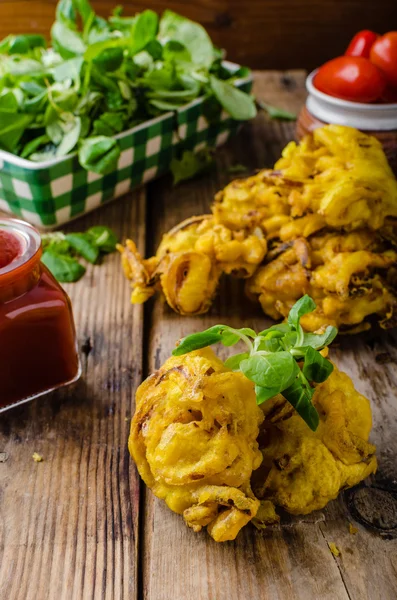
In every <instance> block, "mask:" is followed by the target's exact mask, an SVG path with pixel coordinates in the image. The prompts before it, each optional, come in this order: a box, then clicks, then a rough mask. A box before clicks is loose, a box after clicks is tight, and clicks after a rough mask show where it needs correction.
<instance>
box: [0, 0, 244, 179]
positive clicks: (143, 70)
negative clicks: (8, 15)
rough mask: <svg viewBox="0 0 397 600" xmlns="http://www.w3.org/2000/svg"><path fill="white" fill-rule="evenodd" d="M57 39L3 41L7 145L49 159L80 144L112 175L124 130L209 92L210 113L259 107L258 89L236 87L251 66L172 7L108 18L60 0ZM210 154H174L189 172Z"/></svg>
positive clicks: (0, 57)
mask: <svg viewBox="0 0 397 600" xmlns="http://www.w3.org/2000/svg"><path fill="white" fill-rule="evenodd" d="M51 41H52V47H50V48H47V45H46V41H45V39H44V38H43V37H42V36H40V35H35V34H32V35H9V36H7V37H6V38H5V39H4V40H2V41H1V42H0V149H4V150H7V151H8V152H12V153H14V154H17V155H19V156H22V157H23V158H26V159H29V160H32V161H36V162H40V161H43V160H48V159H50V158H54V157H59V156H66V155H68V154H70V153H71V152H77V156H78V159H79V161H80V164H81V165H82V166H83V167H84V168H85V169H88V170H91V171H94V172H96V173H98V174H101V175H104V174H106V173H109V172H110V171H111V170H113V169H114V168H115V167H116V164H117V161H118V158H119V155H120V147H119V143H118V141H117V139H115V137H114V136H115V135H116V134H118V133H121V132H122V131H126V130H128V129H130V128H131V127H134V126H135V125H138V124H140V123H143V122H145V121H147V120H148V119H151V118H153V117H156V116H158V115H160V114H162V113H164V112H169V111H177V110H179V109H180V108H181V107H182V106H184V105H186V104H187V103H189V102H191V101H193V100H195V99H196V98H199V97H202V98H203V101H204V105H205V118H206V119H208V121H209V122H210V123H213V122H215V121H217V120H218V119H219V118H220V114H221V111H222V109H223V110H225V111H227V112H228V113H229V114H230V115H231V116H232V117H233V118H234V119H241V120H244V119H251V118H252V117H253V116H255V114H256V108H255V103H254V100H253V99H252V97H251V96H250V95H248V94H246V93H245V92H243V91H241V90H239V89H237V88H236V85H235V84H236V79H237V78H239V77H244V76H247V75H248V74H249V70H247V69H246V68H240V69H239V70H238V71H237V72H236V71H233V70H232V69H228V68H227V67H226V66H225V65H224V64H223V63H222V53H221V52H220V51H219V50H217V49H216V48H214V46H213V44H212V42H211V39H210V37H209V36H208V34H207V32H206V31H205V29H204V28H203V27H202V26H201V25H200V24H198V23H195V22H193V21H191V20H190V19H187V18H185V17H183V16H181V15H178V14H176V13H174V12H172V11H170V10H166V11H164V13H163V14H162V16H161V17H159V16H158V15H157V14H156V13H155V12H153V11H152V10H144V11H142V12H141V13H137V14H136V15H134V16H123V15H122V10H121V9H118V10H115V11H114V12H113V15H112V16H111V17H109V18H108V19H103V18H102V17H99V16H98V15H96V14H95V12H94V10H93V8H92V6H91V4H90V2H89V0H60V1H59V2H58V4H57V7H56V10H55V22H54V24H53V26H52V28H51ZM208 163H209V160H208V157H206V156H204V155H203V154H201V155H200V154H199V155H198V156H195V155H193V153H190V154H189V152H188V153H187V154H186V155H184V156H182V157H175V161H174V163H173V172H174V176H175V180H176V181H181V180H183V179H186V178H187V177H191V176H193V175H195V174H196V173H198V172H200V171H201V170H202V169H203V168H205V167H206V166H207V165H208Z"/></svg>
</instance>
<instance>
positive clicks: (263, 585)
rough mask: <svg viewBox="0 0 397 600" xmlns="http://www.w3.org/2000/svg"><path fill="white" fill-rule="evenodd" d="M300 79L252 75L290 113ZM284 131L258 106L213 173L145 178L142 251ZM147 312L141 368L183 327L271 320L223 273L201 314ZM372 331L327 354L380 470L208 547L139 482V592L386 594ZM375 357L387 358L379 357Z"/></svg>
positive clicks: (257, 324)
mask: <svg viewBox="0 0 397 600" xmlns="http://www.w3.org/2000/svg"><path fill="white" fill-rule="evenodd" d="M303 82H304V74H303V73H293V72H292V73H289V74H287V76H286V75H285V74H280V73H271V74H262V75H260V74H257V81H256V92H257V94H258V96H259V97H261V98H262V99H264V100H266V101H267V102H269V103H274V104H277V105H279V106H283V107H284V108H288V109H289V110H295V111H296V110H298V109H299V107H300V106H301V103H302V100H303V98H304V88H303ZM293 136H294V124H285V123H275V122H270V121H269V119H268V118H267V117H266V116H265V115H263V114H261V115H259V116H258V118H257V120H256V121H255V122H254V123H251V124H248V125H246V126H244V128H243V130H242V131H241V133H240V135H239V137H238V138H237V139H236V140H234V141H233V142H232V143H230V144H229V145H228V146H227V147H226V148H224V149H222V150H221V151H220V152H219V155H218V160H217V169H216V171H214V172H213V173H212V174H211V175H210V176H205V177H204V176H203V177H201V178H199V179H197V180H196V181H191V182H187V183H185V184H183V185H181V186H180V187H179V188H176V189H175V190H172V189H171V187H170V181H169V179H168V180H167V178H165V179H162V180H160V181H158V182H155V183H153V184H151V185H150V187H149V209H148V210H149V213H148V231H150V232H151V235H150V237H149V236H148V244H147V252H148V253H151V252H153V251H154V250H155V248H156V245H157V244H158V242H159V240H160V238H161V235H162V234H163V233H164V232H165V231H166V230H168V229H169V228H170V227H172V226H173V225H175V224H176V223H177V222H179V221H180V220H182V219H184V218H186V217H188V216H191V215H193V214H201V213H204V212H207V211H208V207H209V204H210V202H211V198H212V197H213V195H214V192H215V191H216V190H217V189H219V188H220V187H222V186H223V185H225V184H226V183H227V182H228V181H229V180H230V179H231V178H232V176H231V175H229V174H228V172H227V167H228V165H230V164H236V163H243V164H245V165H247V166H248V167H249V169H256V168H259V167H264V166H270V165H271V164H272V163H273V162H274V161H275V160H276V159H277V158H278V156H279V153H280V150H281V148H282V147H283V146H284V145H285V143H286V142H287V141H288V140H290V139H291V138H292V137H293ZM145 316H146V319H147V323H146V327H147V328H148V330H149V333H150V335H149V338H148V356H149V363H148V372H150V371H153V370H154V369H156V368H158V367H159V366H160V365H161V364H162V363H163V362H164V361H165V360H166V358H167V357H168V356H169V355H170V352H171V350H172V348H173V346H174V343H175V340H176V339H178V338H180V337H182V336H183V335H186V334H187V333H189V332H193V331H196V330H201V329H203V328H205V327H209V326H210V325H213V324H215V323H219V322H226V323H229V324H231V325H232V326H233V325H234V326H241V324H243V323H244V325H246V326H251V327H254V328H256V329H257V330H259V329H262V328H264V327H265V326H266V325H269V324H270V320H269V319H266V318H265V317H264V316H263V314H262V313H261V311H260V310H259V308H258V307H257V306H256V305H251V304H250V303H249V302H248V301H247V300H246V298H245V297H244V294H243V289H242V285H241V282H238V281H233V280H231V279H230V278H229V279H227V280H225V281H223V282H222V285H221V289H220V291H219V295H218V297H217V299H216V301H215V303H214V306H213V307H212V309H211V311H210V313H209V314H208V315H205V316H204V317H203V316H200V317H192V318H187V317H180V316H178V315H175V314H174V313H173V312H172V311H171V310H170V309H169V308H168V307H167V306H166V305H164V303H163V301H162V300H161V299H156V300H155V301H154V302H152V303H151V304H149V305H148V306H147V308H146V313H145ZM374 336H375V334H372V333H370V334H369V336H367V337H365V336H364V337H363V336H357V337H352V338H347V339H343V340H342V341H341V342H340V347H339V348H336V349H335V350H333V352H332V356H333V358H334V359H335V360H336V362H337V363H338V364H339V365H340V366H341V367H342V368H343V369H344V370H345V371H346V372H347V373H349V375H350V376H352V377H353V379H354V381H355V384H356V385H357V387H358V389H359V390H360V391H361V392H363V393H365V394H366V395H367V396H368V397H369V398H370V400H371V402H372V407H373V411H374V434H373V439H374V441H375V442H376V443H377V445H378V454H379V471H378V474H377V475H376V476H375V477H374V478H373V480H372V481H370V482H366V484H363V485H362V486H361V487H360V488H355V489H353V490H349V491H346V492H345V493H344V494H342V495H341V496H340V497H339V499H338V500H336V501H334V502H332V503H330V505H329V506H328V507H327V508H326V509H325V510H322V511H317V512H316V513H313V514H311V515H308V516H306V517H291V516H288V515H284V516H283V517H282V521H281V525H280V526H276V527H272V528H268V529H267V530H266V531H265V532H263V533H259V532H257V531H256V530H255V529H254V528H252V527H246V528H245V529H244V530H243V531H242V533H241V534H240V535H239V537H238V539H237V540H236V541H235V542H230V543H226V544H216V543H215V542H213V541H212V540H211V538H210V537H209V536H208V535H207V534H206V533H205V532H202V533H200V534H195V533H193V532H192V531H191V530H189V529H188V528H187V527H186V526H185V525H184V523H183V520H182V518H181V517H178V516H177V515H175V514H172V513H171V512H170V511H169V510H168V509H167V508H166V507H165V505H164V504H163V503H162V502H160V501H158V500H157V499H155V498H154V497H153V495H152V494H151V493H150V491H148V490H146V492H145V494H144V498H145V511H144V513H143V521H142V529H141V533H142V539H141V543H142V548H141V551H142V552H143V564H142V567H141V568H142V573H141V579H142V582H143V598H144V600H169V599H170V598H173V599H176V600H185V599H187V598H197V599H198V600H241V599H242V598H244V599H245V598H247V599H248V598H249V599H250V600H318V599H319V598H321V599H322V600H323V599H324V600H394V599H395V598H396V595H397V540H396V534H397V495H396V491H397V489H396V487H397V484H396V481H397V464H396V459H395V456H396V453H397V436H396V434H397V425H396V423H397V420H396V419H397V397H396V389H397V379H396V368H395V366H396V352H395V349H393V348H392V344H391V341H390V340H389V337H388V336H387V335H385V334H383V335H378V334H377V337H374ZM364 339H365V340H367V342H368V343H364V341H363V340H364ZM371 340H376V342H371ZM342 349H343V351H342ZM225 352H226V350H225V349H224V353H225ZM220 354H222V352H220ZM379 355H381V356H382V355H383V357H384V358H385V357H386V356H387V360H391V361H392V362H390V363H389V364H386V365H382V364H380V362H378V363H377V362H376V357H377V356H379ZM382 360H383V359H382ZM350 522H351V523H353V524H354V525H355V526H356V527H357V528H358V532H357V534H356V535H352V534H351V533H349V523H350ZM331 542H333V543H335V544H336V545H337V546H338V548H339V549H340V550H341V555H340V557H338V558H336V557H334V556H333V555H332V554H331V552H330V550H329V546H328V544H329V543H331Z"/></svg>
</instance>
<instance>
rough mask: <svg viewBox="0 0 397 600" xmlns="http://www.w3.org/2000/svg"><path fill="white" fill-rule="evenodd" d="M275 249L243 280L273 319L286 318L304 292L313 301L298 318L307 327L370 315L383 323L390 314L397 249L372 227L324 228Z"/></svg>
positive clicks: (356, 321)
mask: <svg viewBox="0 0 397 600" xmlns="http://www.w3.org/2000/svg"><path fill="white" fill-rule="evenodd" d="M280 251H281V252H280V254H277V249H275V250H274V251H272V252H270V253H269V255H268V259H272V258H273V257H274V258H273V259H272V260H270V261H269V262H268V263H267V264H266V265H264V266H262V267H260V268H259V269H258V270H257V272H256V273H255V275H254V276H253V277H252V278H250V279H249V280H248V282H247V284H246V290H247V294H248V295H249V296H250V297H251V298H254V299H256V298H257V299H258V300H259V302H260V303H261V306H262V308H263V310H264V312H265V313H267V314H268V315H269V316H271V317H272V318H274V319H280V318H282V317H286V316H287V315H288V313H289V310H290V309H291V307H292V305H293V304H294V303H295V302H296V300H298V299H299V298H300V297H301V296H303V295H304V294H309V295H310V296H311V297H312V298H313V299H314V301H315V302H316V304H317V308H316V310H315V311H314V312H313V313H310V314H308V315H305V316H304V317H303V318H302V321H301V322H302V325H303V327H305V329H307V330H309V331H316V330H317V329H319V328H321V327H324V326H326V325H335V326H336V327H339V328H341V327H342V328H345V329H346V328H352V327H357V326H359V325H360V324H362V322H363V320H364V319H365V318H366V317H367V316H368V315H371V314H377V315H378V316H379V317H380V318H381V319H383V321H382V323H383V325H384V326H387V321H388V320H389V319H392V316H393V311H395V308H396V299H395V296H394V294H393V292H392V289H391V285H390V282H389V281H388V275H389V269H390V268H391V267H393V265H396V263H397V252H395V251H394V250H389V249H386V248H385V246H384V245H383V242H382V240H381V239H380V237H379V236H378V235H377V234H376V233H375V232H373V231H371V230H369V229H364V230H358V231H355V232H352V233H350V234H346V233H345V234H341V233H323V234H322V235H320V234H318V235H316V236H312V237H311V238H310V239H308V240H307V239H304V238H298V239H297V240H295V241H294V242H293V243H292V244H289V245H287V247H286V249H285V246H283V245H280ZM361 326H362V325H361ZM364 327H365V324H364Z"/></svg>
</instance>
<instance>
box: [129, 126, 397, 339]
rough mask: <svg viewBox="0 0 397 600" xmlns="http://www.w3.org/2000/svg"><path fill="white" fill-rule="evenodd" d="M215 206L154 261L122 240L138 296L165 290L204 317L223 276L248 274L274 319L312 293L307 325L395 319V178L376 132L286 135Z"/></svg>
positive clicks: (386, 323) (252, 292)
mask: <svg viewBox="0 0 397 600" xmlns="http://www.w3.org/2000/svg"><path fill="white" fill-rule="evenodd" d="M212 213H213V214H211V215H202V216H199V217H192V218H191V219H187V220H186V221H184V222H182V223H180V224H179V225H177V226H176V227H174V228H173V229H172V230H171V231H169V232H168V233H167V234H165V236H164V237H163V240H162V242H161V244H160V246H159V248H158V250H157V253H156V256H154V257H152V258H149V259H146V260H145V259H142V258H141V257H140V256H139V253H138V252H137V249H136V247H135V244H134V243H133V242H132V241H131V240H127V242H126V245H125V247H124V248H123V247H121V246H119V250H120V251H121V253H122V263H123V268H124V271H125V274H126V276H127V277H128V279H130V281H131V285H132V288H133V292H132V296H131V301H132V302H133V303H140V302H145V301H146V300H147V299H148V298H150V297H151V296H152V295H153V294H154V293H155V291H156V290H161V291H162V292H163V293H164V296H165V298H166V301H167V303H168V304H169V306H170V307H171V308H172V309H173V310H174V311H176V312H178V313H179V314H182V315H189V314H201V313H204V312H206V311H208V309H209V308H210V305H211V302H212V300H213V297H214V295H215V293H216V289H217V286H218V283H219V279H220V277H221V275H222V273H226V274H233V275H236V276H237V277H240V278H246V279H247V280H248V281H247V285H246V291H247V294H248V296H249V297H250V298H251V299H252V300H254V301H259V302H260V304H261V306H262V308H263V310H264V312H265V313H266V314H268V315H269V316H271V317H272V318H274V319H280V318H283V317H286V315H287V314H288V312H289V310H290V308H291V306H292V305H293V304H294V302H295V301H296V300H297V299H298V298H300V297H301V296H302V295H303V294H305V293H307V294H310V295H311V296H312V297H313V298H314V300H315V301H316V302H317V304H318V308H317V310H316V312H315V313H311V314H310V315H308V316H305V317H304V319H303V320H302V324H303V325H304V326H305V327H307V328H308V329H310V330H312V331H314V330H316V329H318V328H320V327H324V326H326V325H336V326H338V327H341V328H342V330H346V331H349V332H350V333H353V332H357V331H361V330H363V329H368V328H369V327H370V324H369V322H368V321H367V320H366V319H367V317H369V316H370V315H377V316H378V317H379V319H380V320H381V326H382V327H391V326H394V325H395V324H396V322H397V317H396V313H397V311H396V306H397V299H396V292H395V290H396V288H397V260H396V257H397V254H396V251H395V250H394V249H392V248H393V247H395V246H397V233H396V232H397V181H396V179H395V177H394V175H393V173H392V171H391V169H390V166H389V164H388V162H387V159H386V156H385V154H384V152H383V150H382V147H381V144H380V143H379V141H378V140H377V139H376V138H374V137H372V136H369V135H367V134H365V133H362V132H359V131H357V130H356V129H352V128H349V127H342V126H339V125H327V126H325V127H323V128H320V129H316V130H315V131H314V132H313V134H311V135H308V136H306V137H305V138H304V139H303V140H302V141H301V142H300V144H299V145H297V144H296V143H295V142H290V143H289V144H288V145H287V146H286V148H285V149H284V151H283V153H282V157H281V158H280V160H279V161H278V162H277V163H276V165H275V168H274V169H273V170H271V169H266V170H263V171H260V172H259V173H257V174H256V175H254V176H252V177H248V178H245V179H237V180H235V181H232V182H231V183H230V184H229V185H228V186H226V187H225V189H224V190H222V191H220V192H219V193H218V194H217V195H216V197H215V202H214V204H213V206H212Z"/></svg>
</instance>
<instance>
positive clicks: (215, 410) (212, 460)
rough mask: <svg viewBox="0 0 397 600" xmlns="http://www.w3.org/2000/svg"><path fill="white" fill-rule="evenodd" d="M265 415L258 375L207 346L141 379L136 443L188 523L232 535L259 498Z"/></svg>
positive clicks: (136, 454) (151, 475)
mask: <svg viewBox="0 0 397 600" xmlns="http://www.w3.org/2000/svg"><path fill="white" fill-rule="evenodd" d="M263 418H264V417H263V413H262V411H261V410H260V408H259V407H258V406H257V404H256V398H255V391H254V386H253V384H252V382H250V381H249V380H248V379H247V378H246V377H245V376H244V375H243V374H242V373H237V372H233V371H230V370H229V369H227V368H226V367H225V366H224V365H223V363H222V361H220V360H219V359H218V358H217V357H216V356H215V354H214V353H213V352H212V350H211V349H209V348H205V349H204V350H199V351H196V352H191V353H190V354H187V355H185V356H181V357H172V358H170V359H168V360H167V361H166V362H165V364H164V365H163V366H162V367H161V369H159V370H158V371H157V372H155V373H154V374H153V375H151V376H150V377H149V378H148V379H146V381H144V382H143V383H142V384H141V385H140V387H139V388H138V391H137V394H136V412H135V415H134V418H133V420H132V424H131V433H130V438H129V450H130V453H131V455H132V457H133V458H134V461H135V463H136V465H137V467H138V471H139V473H140V475H141V477H142V479H143V480H144V481H145V483H146V485H148V486H149V488H151V489H152V491H153V493H154V494H155V495H156V496H157V497H158V498H161V499H163V500H165V502H166V503H167V505H168V507H169V508H170V509H171V510H173V511H174V512H176V513H178V514H181V515H183V517H184V519H185V522H186V524H187V525H188V526H189V527H191V528H192V529H193V530H194V531H200V530H201V529H202V528H203V527H207V531H208V533H209V534H210V535H211V536H212V537H213V538H214V540H215V541H218V542H222V541H227V540H233V539H234V538H235V537H236V535H237V534H238V532H239V531H240V529H241V528H242V527H243V526H244V525H246V524H247V523H248V522H249V521H250V520H251V519H252V518H253V517H254V516H255V515H256V513H257V511H258V508H259V504H260V503H259V500H257V499H256V498H255V496H254V495H253V493H252V491H251V488H250V478H251V474H252V471H253V470H255V469H257V468H258V467H259V465H260V463H261V461H262V455H261V452H260V451H259V449H258V443H257V441H256V439H257V437H258V434H259V425H260V424H261V423H262V421H263ZM268 513H269V514H270V515H271V514H273V517H274V520H277V516H276V514H275V512H274V508H273V509H272V507H270V510H268Z"/></svg>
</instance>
